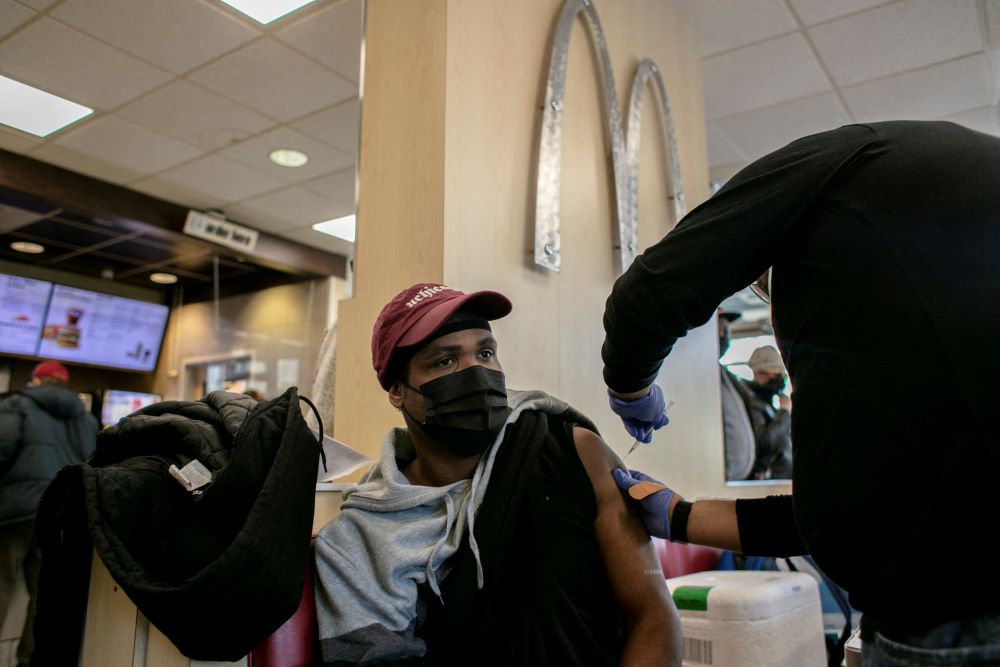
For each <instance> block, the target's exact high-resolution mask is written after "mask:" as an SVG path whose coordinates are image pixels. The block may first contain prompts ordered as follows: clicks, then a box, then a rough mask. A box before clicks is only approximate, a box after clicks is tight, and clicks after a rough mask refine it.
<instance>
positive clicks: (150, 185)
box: [128, 176, 226, 211]
mask: <svg viewBox="0 0 1000 667" xmlns="http://www.w3.org/2000/svg"><path fill="white" fill-rule="evenodd" d="M128 187H129V189H130V190H136V191H138V192H141V193H143V194H147V195H149V196H151V197H156V198H157V199H164V200H166V201H169V202H173V203H175V204H179V205H181V206H184V207H186V208H193V209H197V210H199V211H205V210H208V209H212V208H222V206H224V205H225V203H226V200H224V199H222V198H221V197H213V196H211V195H208V194H205V193H204V192H197V191H195V190H192V189H190V188H185V187H183V186H180V185H177V184H175V183H171V182H169V181H166V180H164V179H162V178H160V177H159V176H150V177H149V178H144V179H142V180H140V181H135V182H133V183H129V184H128Z"/></svg>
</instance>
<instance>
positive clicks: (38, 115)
mask: <svg viewBox="0 0 1000 667" xmlns="http://www.w3.org/2000/svg"><path fill="white" fill-rule="evenodd" d="M92 113H94V110H93V109H88V108H87V107H85V106H83V105H82V104H77V103H76V102H70V101H69V100H64V99H63V98H61V97H57V96H55V95H52V94H50V93H46V92H45V91H44V90H39V89H37V88H32V87H31V86H28V85H25V84H23V83H21V82H20V81H15V80H14V79H8V78H7V77H5V76H0V123H3V124H4V125H9V126H11V127H13V128H17V129H18V130H21V131H22V132H29V133H31V134H34V135H35V136H38V137H44V136H47V135H49V134H52V133H53V132H55V131H56V130H58V129H59V128H61V127H66V126H67V125H69V124H70V123H75V122H76V121H78V120H80V119H81V118H84V117H85V116H89V115H90V114H92Z"/></svg>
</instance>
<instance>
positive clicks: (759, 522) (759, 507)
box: [736, 495, 808, 558]
mask: <svg viewBox="0 0 1000 667" xmlns="http://www.w3.org/2000/svg"><path fill="white" fill-rule="evenodd" d="M736 523H737V525H738V526H739V530H740V547H741V548H742V550H743V554H744V555H745V556H772V557H774V558H783V557H786V556H802V555H805V554H807V553H808V551H807V550H806V545H805V544H804V543H803V542H802V538H801V537H800V536H799V528H798V526H797V525H796V524H795V512H794V511H793V510H792V497H791V496H790V495H785V496H767V497H766V498H750V499H742V498H741V499H739V500H737V501H736Z"/></svg>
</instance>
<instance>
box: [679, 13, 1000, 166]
mask: <svg viewBox="0 0 1000 667" xmlns="http://www.w3.org/2000/svg"><path fill="white" fill-rule="evenodd" d="M679 3H680V5H681V7H682V10H683V11H684V12H685V14H686V15H687V17H688V19H689V21H690V22H691V23H692V24H693V25H694V26H695V29H696V30H697V31H698V33H699V34H700V36H701V56H702V59H701V62H702V76H703V78H704V84H705V115H706V120H707V123H708V153H709V166H710V168H711V171H712V178H713V180H724V179H726V178H728V177H729V176H731V175H732V174H733V173H735V172H736V171H737V170H738V169H739V168H741V167H743V166H745V165H746V164H747V163H749V162H751V161H753V160H755V159H756V158H758V157H761V156H763V155H765V154H766V153H768V152H770V151H772V150H775V149H777V148H780V147H781V146H783V145H785V144H786V143H788V142H789V141H791V140H793V139H796V138H798V137H802V136H805V135H807V134H811V133H814V132H819V131H822V130H827V129H832V128H834V127H838V126H840V125H844V124H846V123H853V122H872V121H879V120H890V119H904V118H905V119H921V120H926V119H947V120H952V121H955V122H957V123H961V124H963V125H967V126H968V127H971V128H973V129H976V130H979V131H982V132H988V133H990V134H995V135H1000V123H998V111H997V101H998V95H1000V0H897V1H895V2H885V1H884V0H679Z"/></svg>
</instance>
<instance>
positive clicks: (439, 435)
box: [403, 366, 511, 456]
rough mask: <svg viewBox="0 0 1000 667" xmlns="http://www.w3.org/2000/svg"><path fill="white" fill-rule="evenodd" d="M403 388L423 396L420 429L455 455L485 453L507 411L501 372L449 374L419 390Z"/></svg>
mask: <svg viewBox="0 0 1000 667" xmlns="http://www.w3.org/2000/svg"><path fill="white" fill-rule="evenodd" d="M405 386H406V387H408V388H409V389H411V390H413V391H415V392H416V393H418V394H420V395H421V396H423V397H424V410H425V413H426V417H425V418H424V421H422V422H417V423H418V424H419V425H420V429H421V430H422V431H423V432H424V433H426V434H427V435H428V436H429V437H430V438H432V439H433V440H435V441H437V442H439V443H441V444H442V445H443V446H444V447H445V448H447V449H448V450H449V451H451V452H453V453H455V454H458V455H459V456H473V455H475V454H482V453H483V452H484V451H486V449H487V448H488V447H489V446H490V445H491V444H492V443H493V441H494V440H495V439H496V437H497V433H499V432H500V429H501V428H503V425H504V422H506V421H507V417H508V416H509V415H510V412H511V410H510V408H509V407H507V385H506V382H505V380H504V375H503V373H501V372H500V371H495V370H491V369H489V368H485V367H483V366H472V367H470V368H467V369H465V370H464V371H458V372H457V373H449V374H448V375H445V376H442V377H439V378H436V379H434V380H431V381H430V382H425V383H424V384H422V385H420V388H419V389H416V388H414V387H410V385H408V384H407V385H405ZM403 411H404V412H406V407H405V406H404V407H403ZM406 414H407V416H408V417H410V419H412V420H413V421H415V422H416V421H417V420H416V419H413V415H411V414H410V413H409V412H406Z"/></svg>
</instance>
